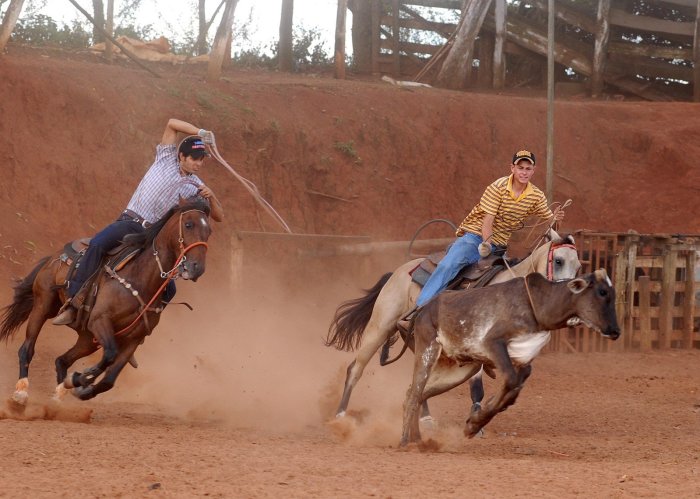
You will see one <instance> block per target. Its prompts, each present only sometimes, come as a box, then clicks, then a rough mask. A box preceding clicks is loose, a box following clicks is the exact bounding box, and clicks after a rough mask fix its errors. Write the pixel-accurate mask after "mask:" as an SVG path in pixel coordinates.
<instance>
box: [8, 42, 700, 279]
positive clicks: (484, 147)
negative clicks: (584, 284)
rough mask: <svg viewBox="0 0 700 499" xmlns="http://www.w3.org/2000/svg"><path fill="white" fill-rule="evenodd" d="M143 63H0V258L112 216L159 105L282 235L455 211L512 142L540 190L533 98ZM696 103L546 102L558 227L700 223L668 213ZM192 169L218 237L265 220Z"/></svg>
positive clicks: (694, 181)
mask: <svg viewBox="0 0 700 499" xmlns="http://www.w3.org/2000/svg"><path fill="white" fill-rule="evenodd" d="M159 70H160V71H161V72H162V74H163V75H164V77H163V78H161V79H157V78H154V77H152V76H150V75H149V74H147V73H145V72H143V71H141V70H138V69H132V68H128V67H123V66H108V65H105V64H101V63H96V62H94V61H87V60H79V59H76V58H72V59H71V58H68V57H65V56H62V57H58V55H57V54H56V53H54V52H46V53H41V52H37V51H22V50H14V51H12V53H11V54H9V55H8V56H5V57H4V58H2V59H0V71H1V73H2V79H0V94H1V95H2V96H3V98H2V100H1V101H0V116H2V119H0V157H2V158H3V160H4V161H3V165H4V180H3V185H4V189H2V191H1V192H0V208H1V209H2V210H3V212H4V213H5V216H4V217H3V230H2V231H0V242H1V243H2V244H1V245H0V247H1V250H2V251H1V254H2V258H0V265H1V266H2V268H4V269H6V270H8V271H10V273H13V274H14V273H15V272H16V271H20V272H19V273H22V272H25V269H27V267H28V264H29V262H30V261H32V260H33V259H34V256H35V254H36V255H39V254H45V253H46V252H47V251H48V250H50V249H51V245H54V247H55V245H56V244H58V241H64V240H65V239H68V238H69V237H73V236H78V235H85V234H90V233H92V232H94V231H95V230H96V229H99V228H100V227H102V226H104V225H105V224H106V223H107V222H109V221H110V220H111V219H113V218H114V217H115V216H116V214H117V213H118V212H119V211H120V210H121V209H123V207H124V205H125V204H126V202H127V201H128V199H129V196H130V194H131V192H132V191H133V189H134V187H135V185H136V184H137V182H138V180H139V178H140V177H141V175H142V173H143V172H144V170H145V168H147V167H148V165H149V164H150V162H151V160H152V156H153V148H154V146H155V144H156V143H157V142H158V140H159V138H160V134H161V133H162V129H163V127H164V125H165V122H166V120H167V119H168V118H169V117H178V118H182V119H185V120H189V121H191V122H193V123H195V124H197V125H200V126H203V127H206V128H210V129H212V130H214V131H215V132H216V133H217V139H218V144H219V149H220V151H221V152H222V153H223V155H224V156H225V157H226V158H227V160H228V161H229V162H230V163H231V164H232V165H234V166H235V167H236V168H237V169H238V170H239V172H240V173H241V174H243V175H244V176H246V177H247V178H249V179H251V180H252V181H253V182H255V183H256V184H257V185H258V186H259V188H260V190H261V192H262V193H263V195H264V196H265V197H266V198H267V199H268V200H269V201H270V202H271V203H272V204H273V205H274V206H275V208H276V209H278V210H279V212H280V213H281V214H282V216H283V217H284V218H285V219H286V220H287V222H288V223H289V224H290V226H291V227H292V229H293V230H294V231H295V232H298V233H316V234H363V235H371V236H374V237H377V238H389V239H392V238H398V239H407V238H409V237H410V236H411V235H412V234H413V231H414V230H415V229H416V228H417V227H418V226H419V225H420V224H421V223H422V222H424V221H426V220H428V219H431V218H436V217H440V218H449V219H451V220H453V221H459V220H461V218H462V217H463V216H464V215H465V214H466V213H467V212H468V210H469V209H470V208H471V207H472V205H473V204H474V203H475V202H476V201H477V200H478V197H479V195H480V194H481V192H482V191H483V188H484V186H485V185H486V184H487V183H488V182H490V181H491V180H493V179H494V178H496V177H498V176H500V175H504V174H506V173H507V172H508V170H507V164H508V161H509V158H510V155H511V154H512V152H513V151H514V150H517V149H518V148H521V147H527V148H530V149H532V150H533V151H536V153H537V154H538V157H539V158H540V160H541V165H540V171H539V172H538V173H537V175H536V177H535V183H537V184H538V185H540V186H541V187H542V188H544V184H545V171H544V158H545V154H544V153H545V126H544V124H545V101H544V100H543V99H539V98H522V97H517V96H502V95H495V94H478V93H458V92H451V91H445V90H437V89H415V90H406V89H399V88H397V87H393V86H390V85H388V84H385V83H382V82H377V81H358V80H355V81H344V82H341V81H336V80H333V79H331V78H328V77H324V76H293V75H281V74H276V73H266V72H247V71H231V72H229V73H228V74H227V75H226V76H225V78H223V79H222V80H221V81H220V82H218V83H216V84H208V83H206V82H205V80H204V78H203V75H204V68H201V67H193V68H191V67H188V68H172V67H161V68H159ZM699 109H700V108H698V106H697V105H695V104H688V103H678V104H649V103H641V102H630V103H625V102H601V103H595V102H583V101H561V102H558V103H557V105H556V115H555V123H556V136H555V142H556V146H555V147H556V149H555V163H556V175H555V183H554V185H555V194H556V195H555V197H556V199H557V200H565V199H567V198H571V199H573V201H574V203H573V205H572V207H571V208H570V209H569V210H568V215H567V222H566V225H567V226H568V227H570V228H587V229H600V230H613V231H626V230H628V229H634V230H637V231H639V232H665V233H697V232H700V221H698V219H697V218H696V217H693V216H686V215H683V214H684V213H686V211H687V210H689V209H692V207H693V202H694V200H695V199H696V198H697V194H698V190H699V189H700V188H699V187H698V185H700V169H699V168H697V166H696V158H698V157H700V112H699ZM202 176H203V178H204V179H205V181H206V182H207V183H209V184H210V185H211V186H212V187H213V188H214V189H215V191H216V192H217V194H218V196H219V197H220V198H221V200H222V201H223V203H224V206H225V208H226V210H227V220H226V222H225V224H224V225H223V229H218V230H217V232H225V233H230V232H231V231H232V230H234V229H244V230H260V229H263V228H264V229H265V230H272V231H274V230H278V227H276V226H275V225H274V223H273V222H272V221H271V220H270V219H269V218H268V217H267V215H265V214H264V213H262V212H259V211H258V210H257V209H256V206H255V204H254V202H253V200H252V198H251V197H250V196H249V195H248V194H247V192H246V191H244V190H243V188H242V187H241V186H240V185H239V184H237V183H236V182H235V181H234V179H233V178H232V177H231V175H230V174H229V173H228V172H226V171H225V170H224V169H223V168H220V167H219V166H218V165H216V164H215V163H214V162H213V161H212V162H210V163H209V165H208V166H207V167H206V171H205V172H204V173H203V175H202ZM426 235H429V234H426ZM440 235H441V236H446V235H448V234H447V233H446V232H445V229H444V228H443V229H442V230H441V231H440ZM13 262H19V263H13Z"/></svg>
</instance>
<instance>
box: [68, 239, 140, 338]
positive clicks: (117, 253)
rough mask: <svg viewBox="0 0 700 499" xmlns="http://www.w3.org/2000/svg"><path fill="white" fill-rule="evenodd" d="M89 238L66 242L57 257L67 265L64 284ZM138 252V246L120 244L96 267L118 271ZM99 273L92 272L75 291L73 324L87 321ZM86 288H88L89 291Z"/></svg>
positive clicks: (77, 262)
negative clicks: (75, 310)
mask: <svg viewBox="0 0 700 499" xmlns="http://www.w3.org/2000/svg"><path fill="white" fill-rule="evenodd" d="M90 240H91V238H82V239H76V240H74V241H70V242H68V243H66V244H65V246H63V253H61V256H60V257H59V258H60V259H61V261H63V262H64V263H65V264H66V265H68V273H67V274H66V279H65V282H64V286H68V283H69V282H70V280H71V279H72V278H73V275H75V272H76V270H77V268H78V266H79V265H80V260H81V259H82V257H83V256H84V255H85V252H86V251H87V248H88V246H89V245H90ZM140 252H141V249H140V248H133V247H130V246H127V245H126V244H120V245H119V246H116V247H115V248H113V249H111V250H110V251H108V252H107V254H106V255H105V256H104V257H103V259H102V262H101V263H100V266H99V267H98V269H103V268H104V267H105V266H107V267H109V268H111V269H112V270H114V271H115V272H118V271H119V270H120V269H122V268H124V266H125V265H126V264H127V263H129V262H130V261H131V260H132V259H133V258H134V257H135V256H136V255H138V254H139V253H140ZM100 275H101V272H94V273H93V275H92V276H91V277H90V278H89V279H88V280H87V281H85V283H84V284H83V287H82V288H81V289H80V291H78V292H77V293H76V295H75V297H73V306H74V307H75V308H76V309H77V310H78V316H77V318H76V321H75V322H74V324H75V323H77V324H82V325H83V326H84V325H85V323H86V322H87V318H88V317H89V315H90V310H91V308H92V305H93V303H94V301H95V298H96V297H97V291H98V284H97V283H98V277H99V276H100ZM88 290H90V292H89V293H88Z"/></svg>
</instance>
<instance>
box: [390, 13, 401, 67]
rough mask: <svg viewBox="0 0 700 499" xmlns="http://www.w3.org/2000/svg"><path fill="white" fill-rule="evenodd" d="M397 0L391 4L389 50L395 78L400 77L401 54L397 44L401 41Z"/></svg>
mask: <svg viewBox="0 0 700 499" xmlns="http://www.w3.org/2000/svg"><path fill="white" fill-rule="evenodd" d="M399 4H400V2H399V0H392V2H391V50H392V52H393V54H392V63H393V74H394V76H395V77H397V78H399V77H400V76H401V52H400V47H399V43H400V41H401V36H400V33H399V31H400V28H399V7H400V5H399Z"/></svg>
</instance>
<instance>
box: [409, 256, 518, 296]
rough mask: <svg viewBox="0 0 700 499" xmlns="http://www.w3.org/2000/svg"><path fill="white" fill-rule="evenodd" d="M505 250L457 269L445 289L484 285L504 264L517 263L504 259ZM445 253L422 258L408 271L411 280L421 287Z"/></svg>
mask: <svg viewBox="0 0 700 499" xmlns="http://www.w3.org/2000/svg"><path fill="white" fill-rule="evenodd" d="M505 252H506V250H505V249H502V250H501V249H499V250H496V251H494V253H493V254H491V255H489V256H487V257H486V258H482V259H481V260H479V261H478V262H476V263H473V264H471V265H467V266H466V267H464V268H463V269H462V270H460V271H459V273H458V274H457V276H456V277H455V278H454V279H452V281H450V283H449V284H448V285H447V288H446V289H459V288H478V287H482V286H486V284H488V283H489V281H491V279H493V278H494V276H495V275H496V274H498V273H499V272H501V271H502V270H503V269H504V268H505V267H506V264H507V265H510V266H513V265H515V264H516V263H517V260H507V261H506V259H505ZM446 254H447V251H439V252H436V253H432V254H430V255H428V256H427V257H426V258H424V259H423V261H422V262H420V263H419V264H418V266H417V267H416V268H415V269H413V270H412V271H411V272H410V274H411V278H412V280H413V282H415V283H416V284H418V285H419V286H421V287H423V286H424V285H425V283H426V282H427V281H428V279H429V278H430V276H431V275H432V273H433V272H434V271H435V269H436V268H437V266H438V264H439V263H440V261H441V260H442V259H443V258H444V257H445V255H446Z"/></svg>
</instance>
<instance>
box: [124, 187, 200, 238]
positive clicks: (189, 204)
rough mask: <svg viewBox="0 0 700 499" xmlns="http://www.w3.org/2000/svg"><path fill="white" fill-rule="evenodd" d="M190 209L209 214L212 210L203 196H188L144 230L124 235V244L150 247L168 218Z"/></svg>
mask: <svg viewBox="0 0 700 499" xmlns="http://www.w3.org/2000/svg"><path fill="white" fill-rule="evenodd" d="M188 210H199V211H203V212H204V213H206V215H207V216H209V214H210V212H211V207H210V206H209V201H207V200H206V199H205V198H203V197H201V196H193V197H191V198H187V199H186V200H185V203H184V204H182V205H175V206H173V207H172V208H170V209H169V210H168V212H167V213H166V214H165V215H163V216H162V217H161V219H160V220H158V221H157V222H155V223H154V224H153V225H151V226H150V227H149V228H147V229H146V230H145V231H144V232H140V233H136V234H128V235H127V236H126V237H124V241H123V242H124V244H125V245H126V246H127V247H130V248H135V249H141V250H142V249H146V248H148V247H149V246H150V245H151V244H152V243H153V240H154V239H155V238H156V236H157V235H158V233H159V232H160V231H161V230H162V229H163V227H164V226H165V224H166V223H167V222H168V220H170V218H171V217H172V216H173V215H175V214H176V213H182V212H185V211H188Z"/></svg>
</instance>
